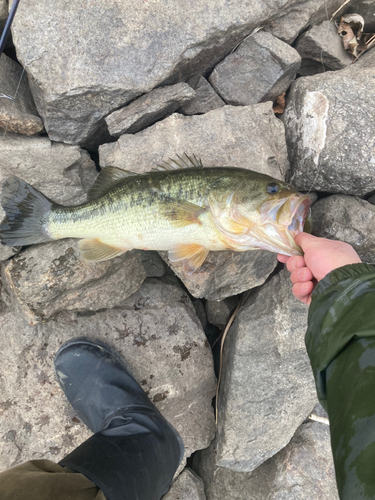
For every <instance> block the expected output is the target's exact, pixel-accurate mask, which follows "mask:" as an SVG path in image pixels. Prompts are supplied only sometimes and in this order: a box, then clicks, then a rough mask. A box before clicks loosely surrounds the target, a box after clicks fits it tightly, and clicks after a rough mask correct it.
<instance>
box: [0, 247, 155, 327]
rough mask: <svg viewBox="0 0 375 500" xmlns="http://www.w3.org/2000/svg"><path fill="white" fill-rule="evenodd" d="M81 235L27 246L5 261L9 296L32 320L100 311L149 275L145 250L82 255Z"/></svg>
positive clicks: (5, 280)
mask: <svg viewBox="0 0 375 500" xmlns="http://www.w3.org/2000/svg"><path fill="white" fill-rule="evenodd" d="M77 247H78V243H77V240H71V239H66V240H61V241H55V242H52V243H47V244H43V245H34V246H32V247H29V248H27V249H26V250H24V251H23V252H21V253H20V254H18V255H17V256H16V257H14V258H13V259H11V260H9V261H8V262H7V263H6V264H5V265H4V267H3V282H4V286H5V287H6V289H7V291H8V292H9V295H10V302H12V303H15V304H18V305H19V306H20V308H21V310H22V312H23V313H24V315H25V317H26V318H27V320H28V321H29V323H30V324H32V325H34V324H37V323H38V322H40V321H42V320H46V319H47V318H50V317H51V316H53V315H55V314H57V313H58V312H60V311H98V310H99V309H109V308H112V307H116V306H119V305H122V304H123V303H124V300H125V299H127V298H128V297H129V296H130V295H132V294H133V293H134V292H135V291H136V290H138V288H139V287H140V286H141V284H142V283H143V281H144V279H145V278H146V276H147V273H146V270H145V267H144V265H143V263H142V260H141V251H136V250H135V251H133V252H127V253H126V254H124V255H121V256H120V257H116V258H115V259H111V260H107V261H103V262H87V261H84V260H82V259H81V258H80V256H79V251H78V248H77Z"/></svg>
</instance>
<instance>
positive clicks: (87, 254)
mask: <svg viewBox="0 0 375 500" xmlns="http://www.w3.org/2000/svg"><path fill="white" fill-rule="evenodd" d="M78 247H79V249H80V251H81V256H82V258H83V259H84V260H87V261H90V262H98V261H101V260H109V259H113V257H117V256H118V255H121V254H123V253H125V252H127V250H128V248H118V247H113V246H111V245H107V244H106V243H103V242H102V241H100V240H99V239H98V238H90V239H88V238H87V239H84V240H80V242H79V243H78Z"/></svg>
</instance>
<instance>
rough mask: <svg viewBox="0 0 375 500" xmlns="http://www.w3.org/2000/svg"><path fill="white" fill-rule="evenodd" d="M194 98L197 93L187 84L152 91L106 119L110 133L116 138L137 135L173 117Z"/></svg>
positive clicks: (177, 84)
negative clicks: (183, 105) (170, 116)
mask: <svg viewBox="0 0 375 500" xmlns="http://www.w3.org/2000/svg"><path fill="white" fill-rule="evenodd" d="M194 97H195V92H194V90H193V89H192V88H191V87H190V85H188V84H187V83H176V85H167V86H166V87H160V88H157V89H154V90H151V92H149V93H148V94H145V95H143V96H142V97H139V98H138V99H136V100H135V101H133V102H132V103H131V104H129V105H128V106H125V107H124V108H121V109H119V110H117V111H114V112H113V113H111V114H110V115H108V116H107V117H106V118H105V122H106V124H107V126H108V131H109V133H110V134H111V135H113V136H114V137H118V136H120V135H122V134H124V133H125V132H126V133H127V134H135V133H136V132H139V131H140V130H142V129H143V128H146V127H149V126H150V125H152V124H153V123H155V122H157V121H159V120H162V119H163V118H165V117H166V116H168V115H171V114H172V113H174V112H175V111H176V110H177V109H178V108H179V107H180V106H181V105H182V104H184V103H186V102H190V101H191V100H192V99H193V98H194Z"/></svg>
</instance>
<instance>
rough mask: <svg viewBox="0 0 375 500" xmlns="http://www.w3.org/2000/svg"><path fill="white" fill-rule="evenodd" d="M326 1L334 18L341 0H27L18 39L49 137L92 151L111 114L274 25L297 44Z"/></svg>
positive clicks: (201, 69) (17, 26) (194, 71)
mask: <svg viewBox="0 0 375 500" xmlns="http://www.w3.org/2000/svg"><path fill="white" fill-rule="evenodd" d="M325 3H326V4H327V9H328V11H329V12H332V8H333V7H334V6H336V5H337V4H338V3H340V0H326V2H324V1H323V0H308V1H305V2H303V3H302V5H301V2H300V0H287V1H285V0H270V1H268V2H267V3H265V2H263V1H261V0H256V1H254V0H252V1H250V0H246V1H243V2H234V3H233V2H229V3H228V2H227V1H226V0H209V1H208V2H205V3H204V4H203V3H202V4H197V5H195V6H194V9H192V8H191V4H190V3H189V2H187V1H186V0H171V1H169V2H167V3H165V2H156V3H155V2H154V3H152V2H151V3H144V2H143V1H133V0H122V1H121V2H116V3H111V4H110V5H108V2H106V1H105V0H98V1H96V2H95V4H93V5H90V6H88V5H87V2H86V1H84V0H77V1H75V2H71V3H69V5H67V4H65V3H61V2H59V1H56V0H55V1H54V2H52V3H49V4H48V5H47V4H45V3H43V2H39V1H38V0H29V1H28V2H27V3H20V6H19V8H18V11H17V16H16V17H15V20H14V24H13V39H14V43H15V46H16V48H17V55H18V58H19V60H20V62H21V64H22V65H23V66H24V67H25V69H26V71H27V73H28V76H29V79H30V84H31V86H32V91H33V94H34V98H35V101H36V105H37V108H38V111H39V113H40V115H41V116H42V118H43V122H44V125H45V127H46V130H47V132H48V134H49V136H50V138H51V139H52V140H54V141H62V142H67V143H69V144H81V145H85V146H92V145H93V144H95V143H98V142H100V141H101V142H104V140H103V137H101V134H102V132H103V126H104V120H103V118H104V117H105V116H106V115H108V114H109V113H110V112H111V111H114V110H116V109H118V108H119V107H121V106H124V105H125V104H127V103H128V102H130V101H131V100H132V99H134V98H135V97H137V96H139V95H141V94H143V93H147V92H149V91H150V90H152V89H153V88H155V87H157V86H159V85H161V84H171V83H176V82H178V81H184V80H186V79H187V78H189V77H191V76H193V75H195V74H197V73H201V72H204V71H206V70H207V68H212V67H214V66H215V64H217V63H218V62H219V61H220V60H222V59H223V57H224V56H226V55H227V54H228V53H229V52H230V51H231V50H232V48H233V47H234V46H235V45H236V44H237V43H239V42H240V41H241V40H242V39H243V38H245V37H246V36H247V35H249V34H250V33H251V32H252V30H253V29H254V28H255V27H256V26H259V25H262V24H266V22H268V23H269V24H270V27H269V29H270V30H271V31H274V33H275V35H276V36H279V34H278V33H281V32H285V31H287V32H288V33H286V35H285V36H286V38H288V39H290V38H292V39H293V38H295V37H296V36H297V34H298V33H299V32H300V31H301V30H302V29H303V28H304V27H305V26H306V25H307V24H308V23H309V22H310V19H311V17H312V16H314V15H315V14H317V13H321V14H324V16H326V13H325V12H326V11H325V9H324V6H325ZM296 12H297V14H296ZM321 14H319V15H321ZM290 16H292V17H291V19H290ZM282 18H283V19H282ZM285 18H286V21H287V26H286V29H285ZM296 18H298V21H296ZM278 20H281V24H280V23H278ZM322 20H323V19H322ZM290 24H292V25H293V24H294V26H293V27H292V33H290ZM51 41H53V43H51ZM288 41H290V40H288Z"/></svg>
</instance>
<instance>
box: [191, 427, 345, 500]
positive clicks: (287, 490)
mask: <svg viewBox="0 0 375 500" xmlns="http://www.w3.org/2000/svg"><path fill="white" fill-rule="evenodd" d="M193 468H194V470H195V471H196V472H197V473H198V474H199V475H200V477H201V478H202V479H203V481H204V483H205V492H206V498H207V500H223V499H224V498H228V499H229V498H230V499H231V500H232V499H233V500H311V499H312V498H321V499H324V500H325V499H327V500H328V499H329V500H338V498H339V496H338V492H337V486H336V479H335V472H334V467H333V459H332V451H331V444H330V433H329V426H328V425H325V424H322V423H319V422H311V421H309V422H307V423H303V424H302V425H301V426H300V427H299V428H298V429H297V431H296V433H295V435H294V436H293V438H292V440H291V441H290V443H289V444H288V445H287V446H286V447H285V448H284V449H283V450H281V451H280V452H279V453H277V455H275V456H273V457H272V458H270V459H269V460H267V462H265V463H264V464H262V465H261V466H260V467H258V468H257V469H255V470H254V471H253V472H247V473H246V472H235V471H233V470H230V469H226V468H224V467H218V466H217V464H216V461H215V441H214V442H213V443H212V444H211V446H210V447H209V448H208V449H206V450H202V451H200V452H198V453H197V454H196V455H195V456H194V461H193Z"/></svg>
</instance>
